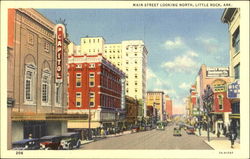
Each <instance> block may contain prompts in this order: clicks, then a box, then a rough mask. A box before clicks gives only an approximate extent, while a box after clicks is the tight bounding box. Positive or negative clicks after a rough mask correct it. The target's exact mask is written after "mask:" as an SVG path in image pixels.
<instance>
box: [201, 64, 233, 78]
mask: <svg viewBox="0 0 250 159" xmlns="http://www.w3.org/2000/svg"><path fill="white" fill-rule="evenodd" d="M206 76H207V77H210V78H214V77H229V68H228V67H207V70H206Z"/></svg>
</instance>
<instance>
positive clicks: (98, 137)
mask: <svg viewBox="0 0 250 159" xmlns="http://www.w3.org/2000/svg"><path fill="white" fill-rule="evenodd" d="M127 134H131V131H130V130H129V131H124V132H123V133H119V134H110V135H106V136H96V137H93V140H82V141H81V145H84V144H88V143H91V142H95V141H99V140H102V139H105V138H110V137H118V136H122V135H127Z"/></svg>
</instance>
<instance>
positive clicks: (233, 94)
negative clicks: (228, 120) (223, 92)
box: [227, 80, 240, 99]
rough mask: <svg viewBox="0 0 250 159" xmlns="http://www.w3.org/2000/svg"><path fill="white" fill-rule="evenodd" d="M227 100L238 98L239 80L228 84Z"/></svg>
mask: <svg viewBox="0 0 250 159" xmlns="http://www.w3.org/2000/svg"><path fill="white" fill-rule="evenodd" d="M227 97H228V98H231V99H232V98H240V80H235V81H234V82H233V83H230V84H228V89H227Z"/></svg>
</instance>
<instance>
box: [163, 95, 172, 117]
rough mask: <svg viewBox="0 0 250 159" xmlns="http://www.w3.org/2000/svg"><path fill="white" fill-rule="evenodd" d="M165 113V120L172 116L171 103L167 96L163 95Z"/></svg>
mask: <svg viewBox="0 0 250 159" xmlns="http://www.w3.org/2000/svg"><path fill="white" fill-rule="evenodd" d="M165 101H166V104H165V111H166V112H167V119H171V118H172V116H173V102H172V99H171V98H170V97H169V95H165Z"/></svg>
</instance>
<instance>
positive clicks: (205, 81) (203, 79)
mask: <svg viewBox="0 0 250 159" xmlns="http://www.w3.org/2000/svg"><path fill="white" fill-rule="evenodd" d="M198 76H199V81H200V83H199V84H198V85H199V88H200V92H198V93H197V94H199V95H200V98H199V99H198V101H199V102H200V103H198V105H199V106H202V109H201V108H200V110H203V112H201V114H204V115H205V114H206V113H205V111H206V109H205V108H206V105H204V101H203V97H204V95H205V93H204V92H205V90H206V89H207V87H208V86H210V87H211V88H212V90H213V92H214V99H213V101H214V104H215V102H216V101H217V100H218V98H219V97H222V96H223V100H222V101H223V104H224V105H225V107H223V110H221V111H218V109H216V108H215V107H219V106H218V104H217V105H216V104H215V105H213V106H212V107H213V109H212V110H211V112H210V113H211V116H212V121H211V124H210V125H211V129H210V130H212V131H214V132H217V131H218V130H217V128H218V127H219V125H223V126H221V127H226V129H228V126H229V114H230V113H231V112H230V109H228V108H227V106H228V103H227V96H225V95H223V94H224V93H225V92H227V90H225V84H228V83H230V81H231V78H230V77H229V68H228V67H207V66H206V65H204V64H203V65H202V66H201V68H200V70H199V73H198ZM217 92H221V93H222V92H224V93H222V94H221V96H216V95H217ZM225 102H226V103H225ZM218 114H219V115H218ZM219 120H221V121H222V124H221V122H220V124H219V125H218V124H217V123H218V122H217V121H219Z"/></svg>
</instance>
